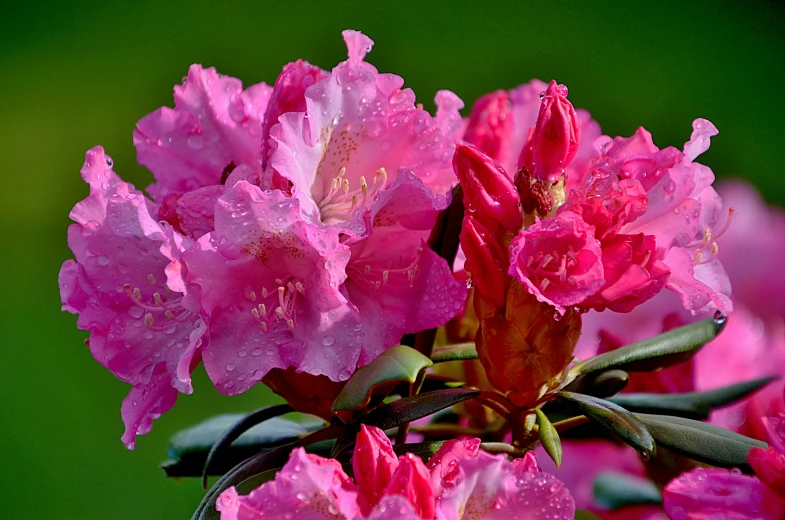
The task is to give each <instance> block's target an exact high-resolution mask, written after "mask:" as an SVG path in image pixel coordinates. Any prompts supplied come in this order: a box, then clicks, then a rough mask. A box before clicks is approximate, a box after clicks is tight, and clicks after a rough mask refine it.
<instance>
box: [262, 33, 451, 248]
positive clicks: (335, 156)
mask: <svg viewBox="0 0 785 520" xmlns="http://www.w3.org/2000/svg"><path fill="white" fill-rule="evenodd" d="M344 38H345V39H346V41H347V46H349V54H350V59H349V60H347V61H345V62H343V63H341V64H339V65H338V66H337V67H336V68H335V69H333V71H332V72H331V74H330V77H329V78H327V79H325V80H322V81H319V82H317V83H315V84H314V85H312V86H311V87H309V88H308V89H307V90H306V92H305V97H306V106H307V110H306V112H307V113H305V114H303V113H288V114H284V115H283V116H282V117H281V118H280V119H279V120H280V125H279V126H276V127H273V128H272V130H271V135H272V138H273V143H272V149H271V155H270V165H271V166H272V168H274V169H275V171H276V172H278V173H279V174H280V175H282V176H284V177H286V178H287V179H289V180H290V181H291V182H292V183H293V191H292V192H293V195H294V196H295V197H297V198H298V199H300V201H301V207H302V211H303V212H304V215H305V216H306V217H307V218H308V219H310V220H311V221H314V222H318V221H320V222H323V223H324V224H328V225H337V226H342V227H345V228H346V229H347V231H349V232H350V233H352V234H355V235H357V234H360V235H365V234H367V233H368V231H369V230H367V229H363V227H362V220H361V219H359V220H358V217H357V215H356V214H357V213H358V212H359V213H361V214H362V213H364V212H365V211H367V210H368V208H370V206H371V204H372V202H373V195H375V194H376V193H378V192H379V191H380V190H382V189H384V188H385V187H386V186H387V185H388V183H389V184H392V183H393V182H394V181H395V178H396V176H397V173H398V171H399V168H400V167H406V168H409V169H411V170H412V171H414V172H415V174H416V175H417V176H418V177H419V178H421V179H422V180H423V182H424V183H425V185H426V186H427V187H429V188H430V189H431V190H432V191H434V192H435V193H440V194H443V193H445V192H446V191H447V190H448V189H449V188H450V187H451V186H452V185H453V184H454V183H455V176H454V174H453V173H452V168H451V166H450V159H451V158H452V153H453V150H454V139H455V137H454V136H453V135H448V136H446V135H444V134H443V133H442V129H443V128H444V129H448V131H453V132H454V131H455V129H454V128H453V127H454V126H455V121H454V120H455V117H457V113H458V106H459V103H458V102H457V100H455V99H454V98H452V97H451V96H448V95H447V94H446V93H440V95H439V101H440V103H442V104H443V105H444V106H442V107H441V108H440V113H439V115H438V119H436V118H434V117H432V116H430V115H429V114H428V113H427V112H425V111H424V110H422V109H419V108H416V107H415V103H414V94H413V93H412V92H411V90H408V89H405V90H401V86H402V85H403V80H402V79H401V78H399V77H397V76H393V75H390V74H379V73H378V72H377V71H376V69H375V68H374V67H373V66H371V65H369V64H368V63H365V62H364V61H362V60H363V58H364V56H365V53H366V52H367V51H368V50H369V49H370V47H371V43H372V42H371V40H369V39H368V38H367V37H365V36H363V35H362V34H360V33H356V32H352V31H347V32H345V33H344ZM380 171H383V172H384V174H383V175H380V174H377V172H380ZM363 186H366V188H363ZM307 199H310V200H307ZM358 226H359V227H358Z"/></svg>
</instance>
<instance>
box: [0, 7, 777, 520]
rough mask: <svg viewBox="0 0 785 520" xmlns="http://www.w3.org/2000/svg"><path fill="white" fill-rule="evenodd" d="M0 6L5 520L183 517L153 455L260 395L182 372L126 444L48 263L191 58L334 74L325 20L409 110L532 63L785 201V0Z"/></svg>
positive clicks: (599, 112)
mask: <svg viewBox="0 0 785 520" xmlns="http://www.w3.org/2000/svg"><path fill="white" fill-rule="evenodd" d="M16 3H17V4H20V5H14V3H13V2H3V3H2V6H0V78H2V81H0V104H1V106H2V110H0V165H1V166H2V170H1V172H2V190H0V193H2V199H3V200H2V204H0V212H2V223H3V235H4V236H3V240H2V246H1V247H2V254H0V262H2V263H1V264H0V280H1V281H0V283H2V288H1V290H2V292H1V293H0V294H2V298H0V349H2V350H1V351H0V352H2V354H3V355H2V358H1V359H0V382H1V384H0V406H2V408H0V410H2V415H1V416H0V417H2V419H0V461H1V462H0V463H1V464H2V471H0V498H2V501H0V508H1V510H2V515H0V516H3V517H5V518H59V519H68V518H80V519H86V518H90V519H91V518H186V517H187V516H188V515H189V514H190V512H191V511H192V510H193V509H194V507H195V506H196V504H197V503H198V501H199V498H200V496H201V491H200V488H199V486H198V484H197V483H196V482H194V481H181V482H175V481H171V480H166V479H165V478H164V477H163V473H162V472H161V471H160V470H159V469H158V468H157V464H158V463H159V462H160V461H161V460H163V459H164V458H165V450H166V443H167V439H168V437H169V436H170V435H171V434H172V433H173V432H174V431H176V430H177V429H179V428H182V427H185V426H187V425H189V424H191V423H194V422H196V421H199V420H201V419H203V418H205V417H208V416H209V415H211V414H214V413H217V412H220V411H240V410H249V409H253V408H255V407H257V406H259V405H260V404H261V403H264V402H269V400H270V396H269V393H267V392H265V391H264V389H262V388H258V389H256V390H254V391H252V392H249V393H248V394H246V395H243V396H240V397H235V398H231V399H230V398H225V397H222V396H220V395H218V394H217V393H216V392H215V391H214V390H213V389H212V388H211V386H210V384H209V382H208V381H207V379H206V377H205V376H204V374H203V373H201V372H200V373H199V374H198V375H197V378H196V381H195V386H196V392H195V393H194V395H192V396H183V397H181V398H180V400H179V402H178V404H177V406H176V407H175V408H174V410H173V411H171V412H169V413H168V414H166V415H164V416H163V417H162V418H161V419H159V420H158V421H156V423H155V427H154V429H153V431H152V433H151V434H149V435H146V436H143V437H141V438H140V439H139V441H138V443H137V449H136V451H135V452H129V451H127V450H125V448H123V446H122V444H121V443H120V440H119V437H120V434H121V433H122V423H121V421H120V415H119V408H120V402H121V400H122V398H123V397H124V396H125V394H126V392H127V390H128V387H127V386H126V385H125V384H123V383H121V382H119V381H117V380H116V379H114V377H113V376H112V375H111V374H110V373H108V372H107V371H106V370H105V369H103V368H102V367H101V366H99V365H98V363H96V362H95V361H94V360H93V359H92V358H91V357H90V354H89V352H88V350H87V348H86V347H84V345H83V343H82V342H83V340H84V338H85V337H86V334H85V333H84V332H82V331H78V330H77V329H76V327H75V323H76V318H75V317H74V316H71V315H69V314H66V313H61V312H60V310H59V306H60V303H59V294H58V288H57V272H58V269H59V267H60V264H61V263H62V262H63V261H64V260H65V259H66V258H69V257H70V252H69V251H68V248H67V246H66V235H65V232H66V227H67V225H68V223H69V221H68V211H69V210H70V208H71V207H72V206H73V204H74V203H76V202H77V201H78V200H80V199H82V198H83V197H84V196H85V195H86V194H87V188H86V186H85V185H84V184H83V183H82V182H81V180H80V178H79V168H80V167H81V165H82V162H83V160H84V152H85V150H87V149H88V148H90V147H92V146H94V145H96V144H102V145H103V146H104V147H105V148H106V150H107V151H108V153H109V154H111V155H112V156H113V158H114V161H115V169H116V171H117V172H118V173H120V174H121V175H123V176H124V178H126V179H128V180H130V181H132V182H134V183H136V184H137V185H138V186H145V185H147V184H148V183H149V182H150V180H151V177H150V175H149V174H148V173H147V172H146V171H144V170H143V169H142V168H141V167H139V166H138V165H136V164H135V150H134V148H133V145H132V142H131V132H132V130H133V128H134V124H135V122H136V121H137V120H138V119H139V118H141V117H142V116H143V115H145V114H147V113H148V112H151V111H153V110H154V109H156V108H157V107H158V106H160V105H171V104H172V98H171V95H172V86H173V85H174V84H175V83H179V82H180V81H181V78H182V77H183V76H184V75H185V74H186V72H187V68H188V65H189V64H191V63H194V62H198V63H202V64H204V65H212V66H215V67H217V68H218V70H219V71H220V72H222V73H224V74H229V75H233V76H236V77H239V78H241V79H243V81H244V82H245V83H246V84H251V83H254V82H258V81H266V82H268V83H272V82H273V81H274V80H275V77H276V75H277V73H278V72H279V71H280V70H281V67H282V66H283V65H284V64H285V63H287V62H289V61H292V60H295V59H297V58H301V57H302V58H305V59H307V60H309V61H311V62H313V63H316V64H318V65H320V66H322V67H324V68H331V67H332V66H334V65H335V64H336V63H337V62H338V61H340V60H342V59H343V58H344V56H345V49H344V47H343V43H342V41H341V37H340V31H341V30H342V29H345V28H354V29H359V30H362V31H364V32H366V33H367V34H368V35H369V36H371V37H372V38H373V39H374V40H375V41H376V47H375V48H374V50H373V52H372V53H371V54H370V56H369V61H371V62H372V63H374V64H375V65H376V66H377V67H378V68H379V69H380V70H381V71H385V72H395V73H397V74H399V75H401V76H403V77H404V79H405V80H406V83H407V85H408V86H410V87H412V88H414V90H415V92H416V93H417V94H418V95H419V100H421V101H423V102H424V103H425V105H426V107H432V106H433V104H432V102H431V100H432V99H433V95H434V93H435V92H436V90H438V89H443V88H446V89H451V90H453V91H455V92H456V93H457V94H458V95H460V96H461V97H462V98H463V99H464V100H465V101H466V102H467V104H469V105H470V104H471V102H472V101H473V100H474V99H475V98H476V97H477V96H479V95H481V94H483V93H485V92H487V91H489V90H493V89H497V88H509V87H512V86H514V85H517V84H519V83H522V82H524V81H527V80H529V79H530V78H532V77H540V78H541V79H544V80H548V79H551V78H556V79H558V80H559V81H560V82H563V83H566V84H567V85H568V86H569V87H570V99H571V100H572V101H573V103H574V104H575V105H576V106H579V107H585V108H587V109H589V110H590V111H591V112H592V114H593V115H594V117H595V118H596V119H597V120H599V121H600V123H601V124H602V125H603V130H604V131H605V132H606V133H609V134H611V135H619V134H621V135H629V134H631V133H632V132H633V131H634V130H635V129H636V127H637V126H639V125H643V126H645V127H646V128H647V129H649V130H650V131H651V132H652V133H653V134H654V138H655V141H656V142H657V144H659V145H660V146H665V145H676V146H681V145H682V143H683V142H684V141H685V140H687V138H688V137H689V134H690V130H691V127H690V124H691V122H692V120H693V119H694V118H696V117H706V118H708V119H711V120H712V121H713V122H714V123H715V124H716V125H717V126H718V127H719V129H720V132H721V133H720V135H719V137H717V138H716V139H715V140H714V141H713V143H712V149H711V150H710V152H709V153H708V154H706V155H705V156H704V158H703V159H702V160H704V162H706V163H707V164H709V165H710V166H711V167H712V168H713V169H714V171H715V172H716V173H717V174H718V175H719V176H729V175H738V176H744V177H747V178H749V179H751V180H753V182H755V184H757V185H758V186H759V187H761V188H762V189H763V191H764V194H765V196H766V198H767V199H768V200H769V201H771V202H776V203H780V204H781V203H783V202H785V177H783V175H782V174H781V149H782V145H781V142H780V141H781V136H782V135H783V116H785V101H783V97H782V94H781V91H782V85H783V80H784V79H785V78H784V77H783V76H784V75H785V67H783V51H785V47H784V46H783V43H785V35H784V34H783V31H782V27H783V11H782V8H780V7H776V4H775V3H771V4H767V3H764V2H746V3H745V5H744V6H741V5H736V3H731V2H727V3H726V2H716V1H713V2H708V1H707V2H689V3H688V2H672V3H668V2H656V3H651V4H650V5H639V3H638V2H631V1H623V2H599V3H598V2H580V3H574V4H569V5H567V4H562V3H560V2H553V1H550V2H508V3H503V2H495V3H491V2H483V3H480V2H471V3H469V2H457V1H455V2H442V3H432V2H426V1H419V2H396V3H382V2H374V1H371V0H368V1H365V2H338V1H333V2H318V3H312V4H297V5H293V4H290V3H289V2H276V3H274V4H267V3H263V2H256V3H249V4H245V5H243V4H240V3H231V2H216V1H214V0H213V1H205V0H191V1H189V2H175V1H168V2H149V1H134V2H130V1H129V2H112V3H109V2H94V3H86V2H77V3H71V4H68V5H66V4H65V3H56V2H40V3H38V4H37V5H36V6H32V7H31V6H25V7H21V2H16Z"/></svg>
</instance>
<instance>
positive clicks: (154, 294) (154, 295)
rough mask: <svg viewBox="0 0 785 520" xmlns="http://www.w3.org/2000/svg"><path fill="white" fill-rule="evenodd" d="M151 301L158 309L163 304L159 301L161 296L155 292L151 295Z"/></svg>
mask: <svg viewBox="0 0 785 520" xmlns="http://www.w3.org/2000/svg"><path fill="white" fill-rule="evenodd" d="M153 300H155V304H156V305H158V306H159V307H160V306H162V305H163V304H164V301H163V300H162V299H161V295H160V294H159V293H157V292H155V293H153Z"/></svg>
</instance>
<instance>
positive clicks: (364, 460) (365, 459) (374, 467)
mask: <svg viewBox="0 0 785 520" xmlns="http://www.w3.org/2000/svg"><path fill="white" fill-rule="evenodd" d="M397 467H398V457H396V456H395V452H393V449H392V444H391V443H390V440H389V439H388V438H387V435H385V433H384V432H383V431H382V430H380V429H379V428H376V427H374V426H370V427H368V426H366V425H364V424H363V425H361V426H360V433H358V434H357V444H356V445H355V448H354V456H353V457H352V469H353V470H354V479H355V481H356V482H357V487H358V488H359V489H360V495H361V496H362V498H363V499H364V500H365V502H366V504H364V505H365V506H367V509H368V510H370V509H371V508H373V506H375V505H376V504H378V503H379V500H380V499H381V498H382V496H383V495H384V490H385V488H386V487H387V485H388V484H389V483H390V479H391V477H392V475H393V473H395V470H396V468H397Z"/></svg>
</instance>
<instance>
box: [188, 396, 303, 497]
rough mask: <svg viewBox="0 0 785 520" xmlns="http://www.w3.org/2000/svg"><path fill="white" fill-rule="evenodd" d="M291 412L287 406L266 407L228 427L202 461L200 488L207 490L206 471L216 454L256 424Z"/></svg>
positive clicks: (291, 409)
mask: <svg viewBox="0 0 785 520" xmlns="http://www.w3.org/2000/svg"><path fill="white" fill-rule="evenodd" d="M293 411H294V409H293V408H292V407H291V406H289V405H288V404H279V405H275V406H268V407H266V408H262V409H260V410H256V411H255V412H251V413H249V414H248V415H246V416H245V417H243V418H242V419H240V420H239V421H237V422H236V423H234V424H233V425H232V426H231V427H229V428H228V429H227V430H226V431H225V432H224V433H223V434H222V435H221V436H220V437H219V438H218V440H217V441H215V443H214V444H213V446H212V448H210V452H209V453H208V454H207V458H206V459H205V461H204V469H203V470H202V487H203V488H205V489H207V475H208V471H209V470H210V466H211V465H212V462H213V460H214V459H216V458H218V454H219V453H221V451H222V450H225V449H226V448H227V447H229V446H230V445H231V444H232V443H233V442H234V441H235V440H237V438H238V437H240V435H242V434H243V433H245V432H246V431H248V430H250V429H251V428H253V427H254V426H256V425H257V424H261V423H263V422H265V421H267V420H268V419H272V418H274V417H277V416H279V415H284V414H287V413H289V412H293Z"/></svg>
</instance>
